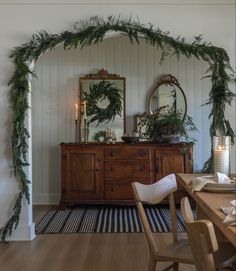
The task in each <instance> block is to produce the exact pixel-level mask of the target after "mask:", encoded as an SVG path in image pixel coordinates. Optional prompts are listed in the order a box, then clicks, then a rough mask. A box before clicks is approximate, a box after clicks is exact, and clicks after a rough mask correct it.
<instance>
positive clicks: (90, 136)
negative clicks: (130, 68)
mask: <svg viewBox="0 0 236 271" xmlns="http://www.w3.org/2000/svg"><path fill="white" fill-rule="evenodd" d="M80 102H81V107H80V108H81V110H80V125H79V126H80V141H81V142H105V141H107V140H108V139H111V140H113V141H121V136H123V134H124V133H125V77H121V76H119V75H117V74H109V73H108V72H107V71H106V70H104V69H101V70H99V71H98V73H96V74H87V75H85V76H84V77H81V78H80Z"/></svg>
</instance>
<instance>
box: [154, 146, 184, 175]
mask: <svg viewBox="0 0 236 271" xmlns="http://www.w3.org/2000/svg"><path fill="white" fill-rule="evenodd" d="M155 158H156V159H155V160H156V161H155V168H156V180H159V179H161V178H163V177H164V176H166V175H168V174H171V173H185V172H186V166H185V164H186V163H185V161H186V154H184V153H182V152H181V150H180V149H178V148H169V149H161V150H156V157H155Z"/></svg>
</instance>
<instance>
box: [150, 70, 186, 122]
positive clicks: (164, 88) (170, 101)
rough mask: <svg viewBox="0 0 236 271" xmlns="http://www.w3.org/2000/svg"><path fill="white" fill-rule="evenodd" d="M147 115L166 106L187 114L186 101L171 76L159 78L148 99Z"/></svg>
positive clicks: (177, 83)
mask: <svg viewBox="0 0 236 271" xmlns="http://www.w3.org/2000/svg"><path fill="white" fill-rule="evenodd" d="M148 104H149V113H150V114H155V113H157V112H158V109H160V108H162V107H164V106H168V107H172V108H173V109H174V110H175V111H178V112H181V113H182V114H183V120H184V118H185V116H186V113H187V101H186V97H185V94H184V91H183V90H182V88H181V87H180V84H179V82H178V80H177V79H176V78H175V77H174V76H173V75H171V74H164V75H162V76H161V77H160V79H159V80H158V82H157V85H156V86H155V88H154V89H153V91H152V93H151V95H150V98H149V103H148Z"/></svg>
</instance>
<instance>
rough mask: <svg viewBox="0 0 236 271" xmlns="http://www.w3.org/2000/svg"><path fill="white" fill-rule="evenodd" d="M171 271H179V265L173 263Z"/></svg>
mask: <svg viewBox="0 0 236 271" xmlns="http://www.w3.org/2000/svg"><path fill="white" fill-rule="evenodd" d="M173 270H174V271H179V263H174V266H173Z"/></svg>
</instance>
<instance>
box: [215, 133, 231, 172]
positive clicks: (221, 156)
mask: <svg viewBox="0 0 236 271" xmlns="http://www.w3.org/2000/svg"><path fill="white" fill-rule="evenodd" d="M213 171H214V173H216V172H220V173H224V174H226V175H229V174H230V137H229V136H214V137H213Z"/></svg>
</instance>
